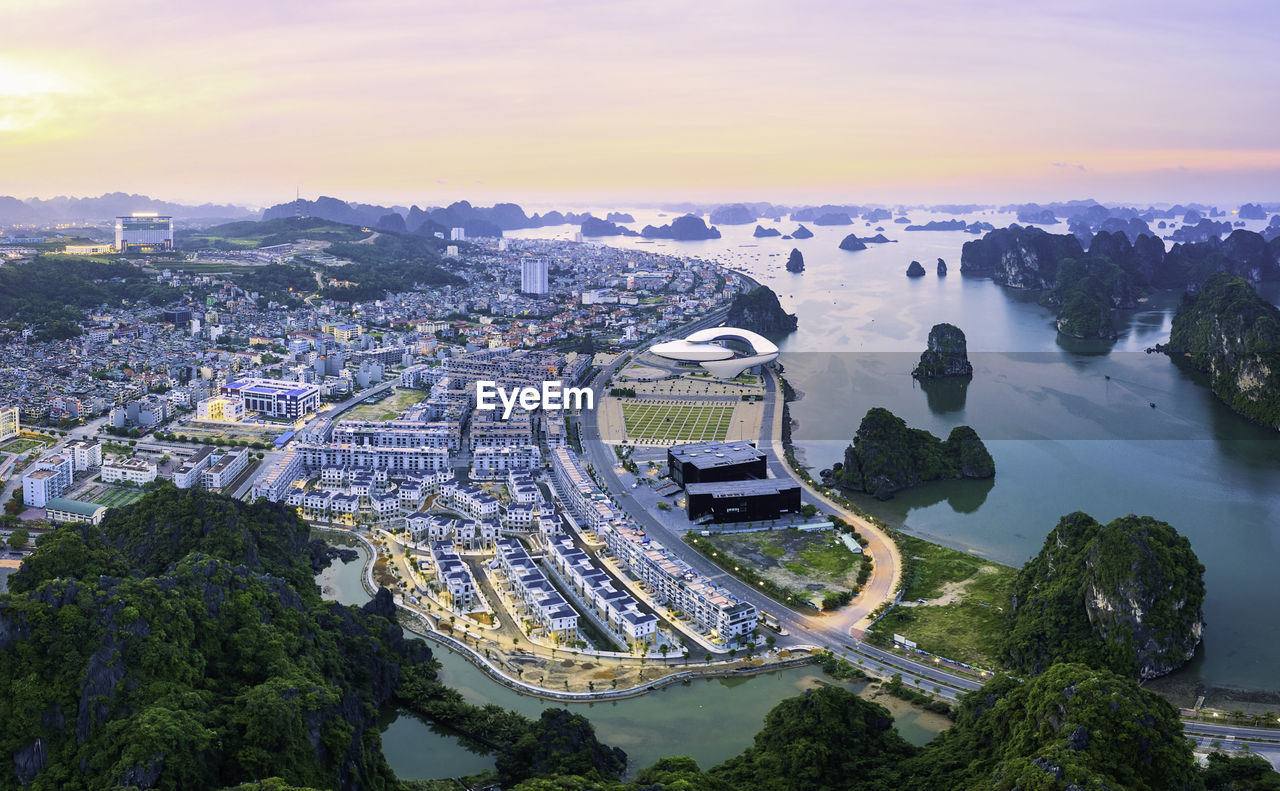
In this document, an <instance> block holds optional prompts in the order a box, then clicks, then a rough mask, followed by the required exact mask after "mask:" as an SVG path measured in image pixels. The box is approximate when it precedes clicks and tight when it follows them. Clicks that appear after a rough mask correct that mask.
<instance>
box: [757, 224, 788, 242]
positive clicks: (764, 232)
mask: <svg viewBox="0 0 1280 791" xmlns="http://www.w3.org/2000/svg"><path fill="white" fill-rule="evenodd" d="M751 235H752V236H754V237H755V238H757V239H767V238H769V237H771V236H781V235H782V231H779V230H778V229H777V228H766V227H764V226H763V225H757V226H756V229H755V231H754V232H752V234H751Z"/></svg>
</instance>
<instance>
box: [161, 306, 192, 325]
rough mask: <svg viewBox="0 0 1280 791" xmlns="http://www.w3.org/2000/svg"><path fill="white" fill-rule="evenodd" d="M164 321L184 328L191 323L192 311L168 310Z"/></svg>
mask: <svg viewBox="0 0 1280 791" xmlns="http://www.w3.org/2000/svg"><path fill="white" fill-rule="evenodd" d="M164 320H165V321H166V322H168V323H169V324H175V325H177V326H178V327H182V326H183V325H184V324H190V323H191V311H189V310H185V309H179V310H166V311H165V312H164Z"/></svg>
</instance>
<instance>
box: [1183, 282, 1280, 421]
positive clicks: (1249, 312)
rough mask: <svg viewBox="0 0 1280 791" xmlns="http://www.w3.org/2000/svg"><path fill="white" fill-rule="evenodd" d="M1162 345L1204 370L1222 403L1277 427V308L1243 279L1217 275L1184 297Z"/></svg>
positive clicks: (1279, 368) (1279, 321)
mask: <svg viewBox="0 0 1280 791" xmlns="http://www.w3.org/2000/svg"><path fill="white" fill-rule="evenodd" d="M1162 350H1163V351H1165V352H1166V353H1167V354H1169V355H1170V356H1171V357H1173V358H1174V359H1175V360H1183V361H1186V362H1187V363H1188V364H1190V365H1191V366H1192V367H1194V368H1196V369H1198V370H1201V371H1207V372H1208V373H1209V376H1210V386H1211V387H1212V389H1213V394H1214V395H1216V396H1217V397H1218V398H1220V399H1222V401H1223V402H1225V403H1226V404H1227V406H1229V407H1231V408H1232V409H1234V410H1235V411H1237V412H1239V413H1240V414H1242V415H1246V416H1248V417H1250V418H1253V419H1254V420H1257V421H1258V422H1260V423H1263V424H1265V425H1267V426H1270V427H1271V428H1273V429H1280V310H1277V309H1276V307H1275V306H1274V305H1272V304H1271V303H1269V302H1267V301H1266V300H1264V299H1263V298H1262V297H1260V296H1258V292H1256V291H1254V289H1253V287H1252V286H1250V285H1249V284H1248V283H1247V282H1245V281H1244V279H1243V278H1238V277H1232V276H1230V275H1227V274H1216V275H1213V276H1212V277H1210V278H1209V279H1208V280H1206V281H1205V283H1204V286H1203V287H1202V288H1201V289H1200V290H1199V291H1198V292H1197V293H1195V294H1191V295H1187V296H1185V297H1183V301H1182V304H1181V305H1180V306H1179V307H1178V312H1177V313H1176V314H1175V315H1174V317H1173V330H1172V332H1171V333H1170V334H1169V343H1168V345H1167V346H1164V347H1162Z"/></svg>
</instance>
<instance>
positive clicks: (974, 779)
mask: <svg viewBox="0 0 1280 791" xmlns="http://www.w3.org/2000/svg"><path fill="white" fill-rule="evenodd" d="M852 670H853V672H856V669H852ZM895 683H896V684H897V685H898V686H902V685H901V682H894V681H891V682H889V683H888V684H886V685H885V686H886V689H887V688H889V687H892V686H894V685H895ZM904 691H906V690H905V688H904ZM1277 780H1280V775H1277V774H1276V773H1275V772H1271V771H1270V770H1269V768H1268V767H1267V766H1266V765H1265V762H1257V761H1250V760H1248V759H1229V758H1226V757H1225V756H1219V757H1217V758H1214V759H1212V760H1210V762H1209V765H1208V767H1207V768H1206V769H1204V770H1200V769H1199V768H1198V767H1197V765H1196V762H1195V758H1194V756H1193V755H1192V752H1191V745H1190V743H1189V742H1188V741H1187V739H1186V738H1185V737H1184V735H1183V732H1182V724H1181V723H1180V722H1179V721H1178V713H1177V711H1176V710H1175V709H1174V708H1173V707H1172V706H1171V705H1169V703H1168V702H1166V701H1165V700H1164V699H1163V698H1161V697H1160V696H1159V695H1156V694H1155V693H1152V692H1148V691H1147V690H1144V689H1142V687H1140V686H1139V685H1138V684H1137V683H1136V682H1134V681H1132V680H1130V679H1126V678H1122V677H1120V676H1116V675H1113V674H1111V673H1108V672H1106V671H1098V670H1093V669H1090V668H1088V667H1086V666H1084V665H1079V664H1063V665H1055V666H1053V667H1052V668H1050V669H1049V670H1048V672H1046V673H1044V674H1043V675H1041V676H1039V677H1037V678H1035V679H1033V680H1031V681H1028V682H1025V683H1024V682H1020V681H1018V680H1016V679H1013V678H1009V677H1003V676H1002V677H998V678H996V679H994V680H992V681H991V682H989V683H988V684H987V685H986V686H984V687H983V688H982V689H980V690H977V691H976V692H971V693H967V694H965V695H962V696H961V697H960V701H959V706H958V709H957V711H956V712H955V725H953V726H952V727H951V728H950V729H949V730H947V731H945V732H944V733H943V734H941V735H940V736H939V737H938V738H936V739H934V740H933V741H932V742H930V743H929V744H927V745H925V746H924V747H921V748H916V747H912V746H911V745H910V744H908V743H906V742H905V741H904V740H903V739H902V738H901V737H900V736H899V735H898V734H897V732H896V731H894V730H893V719H892V717H891V716H890V714H889V712H888V711H887V710H886V709H885V708H884V707H882V706H880V705H879V704H877V703H873V702H870V701H867V700H863V699H862V698H860V697H858V696H857V695H854V694H853V693H851V692H849V691H848V690H846V689H844V688H843V687H839V686H825V687H820V688H818V689H813V690H809V691H807V692H805V693H803V694H802V695H800V696H798V697H794V698H790V699H788V700H784V701H782V702H781V703H779V704H778V705H777V706H776V707H774V709H773V710H772V711H770V712H769V713H768V714H767V715H766V716H765V724H764V728H763V729H762V730H761V731H760V732H759V733H758V734H757V735H756V737H755V742H754V744H753V745H752V746H751V747H749V748H747V749H746V750H745V751H744V752H743V753H742V754H740V755H738V756H737V757H734V758H731V759H729V760H728V761H726V762H724V763H722V764H720V765H719V766H715V767H712V768H710V769H707V770H705V771H703V770H701V769H700V768H699V767H698V765H697V764H696V763H695V762H694V761H693V760H692V759H690V758H685V757H672V758H665V759H663V760H661V761H659V762H658V763H656V764H654V765H653V766H652V767H649V768H648V769H643V770H641V771H640V772H638V773H637V774H636V778H635V780H634V781H632V782H630V783H619V782H607V781H606V782H601V781H599V780H594V779H587V778H584V777H580V776H575V775H556V776H550V777H537V778H532V779H529V780H526V781H525V782H523V783H521V784H520V785H518V786H516V789H517V791H588V789H589V790H590V791H738V790H739V789H751V791H791V790H792V789H805V790H806V791H937V789H955V790H956V791H989V790H990V789H997V790H998V791H1014V789H1024V790H1025V791H1031V790H1032V789H1035V791H1084V790H1085V789H1097V790H1098V791H1102V790H1103V789H1114V790H1115V791H1120V790H1121V789H1124V791H1194V789H1198V788H1207V789H1213V790H1214V791H1217V790H1219V789H1220V790H1221V791H1226V790H1227V789H1259V790H1261V789H1272V788H1275V785H1274V783H1275V781H1277ZM1235 783H1238V784H1235Z"/></svg>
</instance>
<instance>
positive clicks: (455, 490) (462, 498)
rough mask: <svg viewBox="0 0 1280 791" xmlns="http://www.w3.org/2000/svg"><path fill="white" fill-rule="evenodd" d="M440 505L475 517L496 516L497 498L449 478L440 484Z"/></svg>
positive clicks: (477, 487) (476, 487)
mask: <svg viewBox="0 0 1280 791" xmlns="http://www.w3.org/2000/svg"><path fill="white" fill-rule="evenodd" d="M439 499H440V500H441V501H442V502H441V504H442V505H445V506H447V507H449V508H453V509H456V510H458V511H462V512H463V513H465V514H467V515H468V516H471V517H473V518H475V519H489V518H494V517H497V516H498V498H496V497H494V496H493V495H491V494H489V493H488V492H486V491H484V490H483V489H481V488H480V487H479V486H472V485H471V484H468V483H459V482H458V481H454V480H450V481H449V482H447V483H444V484H441V485H440V498H439Z"/></svg>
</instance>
